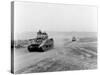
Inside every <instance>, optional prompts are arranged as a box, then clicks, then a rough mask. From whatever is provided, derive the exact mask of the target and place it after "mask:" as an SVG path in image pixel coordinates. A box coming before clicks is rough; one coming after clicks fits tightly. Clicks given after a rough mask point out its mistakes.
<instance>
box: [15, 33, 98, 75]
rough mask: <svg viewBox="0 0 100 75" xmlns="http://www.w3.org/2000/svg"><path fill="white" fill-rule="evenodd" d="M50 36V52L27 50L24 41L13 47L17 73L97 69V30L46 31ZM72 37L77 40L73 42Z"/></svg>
mask: <svg viewBox="0 0 100 75" xmlns="http://www.w3.org/2000/svg"><path fill="white" fill-rule="evenodd" d="M49 36H50V37H52V38H54V48H53V49H51V50H49V51H46V52H31V53H30V52H28V50H27V46H28V43H27V40H24V43H23V42H22V43H21V45H22V46H18V48H15V52H14V53H15V55H14V56H15V57H14V58H15V59H14V61H15V64H14V66H15V68H14V69H15V73H16V74H19V73H34V72H53V71H69V70H70V71H71V70H88V69H97V36H96V33H92V32H91V33H82V32H80V33H79V32H78V33H72V32H69V33H59V34H58V33H49ZM72 36H75V37H77V41H74V42H72ZM29 38H30V39H31V37H29ZM29 38H28V39H29ZM20 41H21V40H20ZM23 44H25V46H24V47H23Z"/></svg>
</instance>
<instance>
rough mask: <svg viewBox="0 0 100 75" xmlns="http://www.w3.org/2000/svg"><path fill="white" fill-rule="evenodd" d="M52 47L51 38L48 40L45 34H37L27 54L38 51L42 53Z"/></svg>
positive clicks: (52, 41)
mask: <svg viewBox="0 0 100 75" xmlns="http://www.w3.org/2000/svg"><path fill="white" fill-rule="evenodd" d="M53 47H54V40H53V38H48V34H47V33H46V32H41V31H40V30H39V32H37V37H36V38H34V40H33V43H32V44H30V45H29V46H28V51H29V52H34V51H39V52H44V51H47V50H49V49H52V48H53Z"/></svg>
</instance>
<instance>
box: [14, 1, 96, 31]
mask: <svg viewBox="0 0 100 75" xmlns="http://www.w3.org/2000/svg"><path fill="white" fill-rule="evenodd" d="M39 29H41V30H43V31H60V32H72V31H77V32H97V8H96V7H93V6H84V5H81V6H80V5H67V4H64V5H63V4H51V3H49V4H47V3H33V2H32V3H31V2H15V5H14V32H15V33H21V32H33V31H38V30H39Z"/></svg>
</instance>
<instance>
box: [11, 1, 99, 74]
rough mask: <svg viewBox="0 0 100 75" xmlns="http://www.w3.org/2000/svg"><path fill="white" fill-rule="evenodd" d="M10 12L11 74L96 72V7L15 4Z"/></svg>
mask: <svg viewBox="0 0 100 75" xmlns="http://www.w3.org/2000/svg"><path fill="white" fill-rule="evenodd" d="M11 8H12V9H11V11H12V14H11V15H12V16H11V20H12V25H11V26H12V29H11V35H12V38H11V51H12V52H11V55H12V57H11V58H12V59H11V70H12V73H15V74H26V73H40V72H57V71H77V70H95V69H97V67H98V64H97V58H98V55H97V53H98V50H97V49H98V44H97V42H98V38H97V33H98V22H97V16H98V14H97V10H98V9H97V7H95V6H91V5H90V6H88V5H77V4H76V5H73V4H63V3H62V4H60V3H57V4H56V3H42V2H20V1H14V2H12V3H11Z"/></svg>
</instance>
